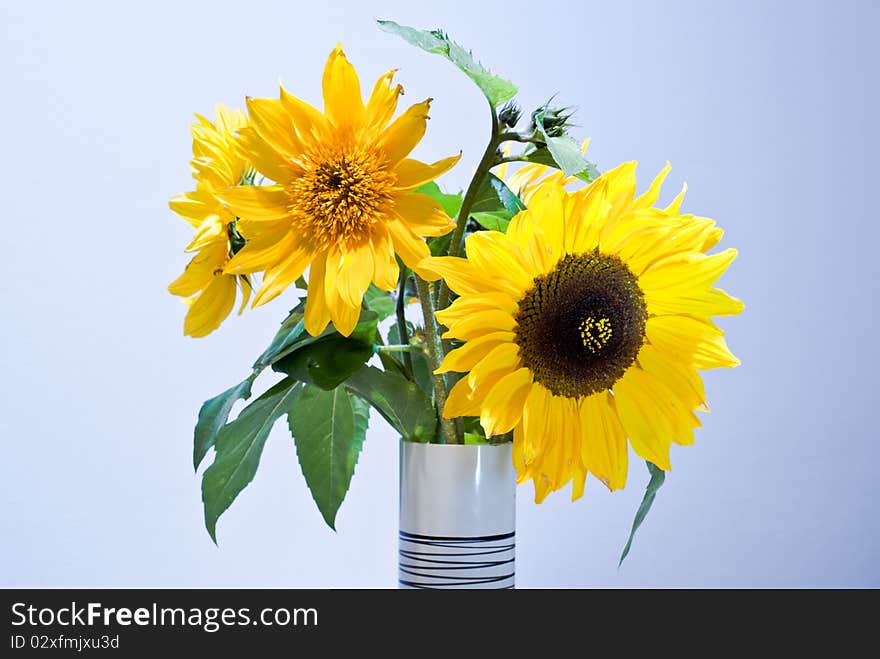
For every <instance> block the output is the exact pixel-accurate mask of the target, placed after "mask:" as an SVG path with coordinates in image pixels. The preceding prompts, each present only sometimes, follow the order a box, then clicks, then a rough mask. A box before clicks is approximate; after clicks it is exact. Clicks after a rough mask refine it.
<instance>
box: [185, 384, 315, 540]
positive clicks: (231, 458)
mask: <svg viewBox="0 0 880 659" xmlns="http://www.w3.org/2000/svg"><path fill="white" fill-rule="evenodd" d="M300 390H301V385H300V384H299V383H297V382H296V381H295V380H293V379H292V378H285V379H284V380H282V381H281V382H279V383H278V384H276V385H275V386H274V387H272V388H271V389H269V390H268V391H267V392H266V393H264V394H263V395H262V396H260V397H259V398H257V399H256V400H254V401H253V402H252V403H251V404H250V405H248V406H247V407H246V408H244V409H243V410H242V412H241V414H239V415H238V418H237V419H235V421H232V422H231V423H228V424H227V425H225V426H224V427H223V428H222V429H221V430H220V432H219V433H218V435H217V442H216V444H215V446H214V450H215V456H214V463H213V464H212V465H211V466H210V467H208V468H207V469H206V470H205V473H204V475H203V476H202V501H203V502H204V504H205V528H207V529H208V533H209V534H210V535H211V539H212V540H213V541H214V542H215V543H216V542H217V536H216V532H217V520H218V519H219V518H220V515H222V514H223V512H224V511H225V510H226V509H227V508H229V506H230V505H231V504H232V502H233V501H234V500H235V497H237V496H238V495H239V493H240V492H241V491H242V490H243V489H244V488H245V487H246V486H247V484H248V483H250V482H251V481H252V480H253V478H254V474H256V473H257V467H258V466H259V464H260V455H261V454H262V452H263V446H264V445H265V444H266V438H267V437H268V436H269V431H270V430H272V426H273V425H274V424H275V421H276V420H277V419H278V417H280V416H281V415H282V414H284V413H285V412H286V411H287V410H288V408H289V407H290V405H292V404H293V401H294V400H295V399H296V397H297V396H298V395H299V393H300Z"/></svg>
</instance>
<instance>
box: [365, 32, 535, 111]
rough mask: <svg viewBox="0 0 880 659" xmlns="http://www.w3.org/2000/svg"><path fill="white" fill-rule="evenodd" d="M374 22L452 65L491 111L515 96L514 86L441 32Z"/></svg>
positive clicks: (515, 89)
mask: <svg viewBox="0 0 880 659" xmlns="http://www.w3.org/2000/svg"><path fill="white" fill-rule="evenodd" d="M376 22H377V23H378V24H379V27H380V28H381V29H382V30H385V32H390V33H391V34H396V35H397V36H399V37H401V38H402V39H404V40H405V41H407V42H408V43H410V44H412V45H413V46H417V47H418V48H421V49H422V50H424V51H426V52H428V53H433V54H436V55H442V56H443V57H445V58H446V59H448V60H449V61H450V62H452V63H453V64H455V65H456V66H457V67H458V68H459V69H461V70H462V71H463V72H464V73H465V74H466V75H467V76H468V77H469V78H470V79H471V80H473V81H474V82H475V83H476V85H477V87H479V88H480V90H481V91H482V92H483V94H485V96H486V98H487V99H488V100H489V103H491V105H492V107H494V108H497V107H499V106H500V105H502V104H504V103H506V102H507V101H509V100H510V99H512V98H513V97H514V96H516V92H517V91H518V90H517V88H516V85H514V84H513V83H512V82H509V81H507V80H504V79H503V78H499V77H498V76H495V75H492V74H491V73H490V72H489V70H488V69H486V68H485V67H484V66H483V65H482V64H480V63H479V62H477V61H476V60H475V59H474V56H473V54H472V53H471V52H470V51H468V50H465V49H464V48H462V47H461V46H459V45H458V44H457V43H455V42H454V41H451V40H450V39H449V37H448V36H447V35H446V34H445V33H443V32H442V31H441V30H431V31H427V30H416V29H415V28H411V27H407V26H405V25H398V24H397V23H395V22H394V21H376Z"/></svg>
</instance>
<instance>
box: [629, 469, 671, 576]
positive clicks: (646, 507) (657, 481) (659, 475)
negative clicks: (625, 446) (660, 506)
mask: <svg viewBox="0 0 880 659" xmlns="http://www.w3.org/2000/svg"><path fill="white" fill-rule="evenodd" d="M645 464H647V465H648V472H649V473H650V474H651V480H649V481H648V487H647V488H646V489H645V496H644V497H642V503H641V505H639V509H638V511H636V517H635V519H634V520H633V525H632V530H631V531H630V532H629V539H628V540H627V541H626V546H625V547H624V548H623V552H622V553H621V554H620V561H619V562H618V564H617V567H620V566H621V565H623V559H624V558H626V556H627V554H629V550H630V548H631V547H632V541H633V537H634V536H635V534H636V531H637V530H638V528H639V527H640V526H641V525H642V522H644V521H645V517H647V516H648V511H650V510H651V506H652V505H653V503H654V497H656V496H657V490H659V489H660V486H662V485H663V482H664V481H665V480H666V472H665V471H663V470H662V469H660V467H657V466H656V465H654V464H653V463H651V462H646V463H645Z"/></svg>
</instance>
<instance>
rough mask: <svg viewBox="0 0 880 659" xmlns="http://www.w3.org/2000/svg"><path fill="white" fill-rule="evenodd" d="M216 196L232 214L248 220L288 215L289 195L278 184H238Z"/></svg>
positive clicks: (276, 218)
mask: <svg viewBox="0 0 880 659" xmlns="http://www.w3.org/2000/svg"><path fill="white" fill-rule="evenodd" d="M217 196H218V197H219V198H220V200H221V201H222V202H223V203H224V204H226V206H227V207H228V208H229V211H230V212H231V213H232V214H233V215H235V216H237V217H243V218H246V219H248V220H252V221H271V220H279V219H281V218H284V217H287V216H288V215H290V197H289V195H288V194H287V192H286V191H285V190H284V188H283V187H281V186H280V185H240V186H236V187H232V188H227V189H226V190H224V191H223V192H221V193H219V194H218V195H217Z"/></svg>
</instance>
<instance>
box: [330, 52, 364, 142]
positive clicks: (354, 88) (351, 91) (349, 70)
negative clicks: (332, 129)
mask: <svg viewBox="0 0 880 659" xmlns="http://www.w3.org/2000/svg"><path fill="white" fill-rule="evenodd" d="M322 88H323V91H324V114H326V115H327V117H328V118H329V119H330V121H331V122H332V123H333V125H334V126H336V127H343V126H352V125H355V126H359V125H360V124H361V123H362V122H363V116H364V99H363V97H362V96H361V83H360V81H359V80H358V75H357V72H356V71H355V70H354V67H353V66H352V65H351V64H350V63H349V61H348V59H347V58H346V57H345V53H344V52H342V46H341V45H337V46H336V48H334V49H333V52H332V53H330V57H328V58H327V65H326V66H325V67H324V80H323V82H322Z"/></svg>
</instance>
